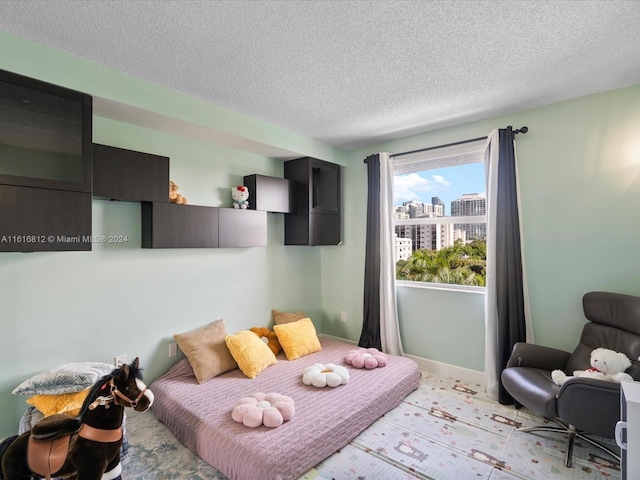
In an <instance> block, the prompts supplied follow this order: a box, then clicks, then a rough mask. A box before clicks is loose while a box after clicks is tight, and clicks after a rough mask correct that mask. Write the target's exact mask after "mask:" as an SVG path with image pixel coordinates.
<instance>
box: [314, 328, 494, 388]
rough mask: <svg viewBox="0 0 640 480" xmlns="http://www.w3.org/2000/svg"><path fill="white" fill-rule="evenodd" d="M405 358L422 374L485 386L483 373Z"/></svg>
mask: <svg viewBox="0 0 640 480" xmlns="http://www.w3.org/2000/svg"><path fill="white" fill-rule="evenodd" d="M320 335H321V336H324V337H329V338H334V339H336V340H340V341H341V342H346V343H351V344H353V345H357V344H358V342H354V341H353V340H348V339H346V338H340V337H336V336H334V335H327V334H326V333H321V334H320ZM405 357H408V358H410V359H412V360H413V361H415V362H416V363H417V364H418V368H420V370H421V371H423V372H431V373H437V374H438V375H443V376H447V377H455V378H457V379H460V380H461V381H464V382H469V383H473V384H475V385H481V386H482V387H484V386H485V384H484V373H483V372H479V371H477V370H471V369H469V368H465V367H458V366H456V365H450V364H448V363H443V362H438V361H437V360H429V359H428V358H422V357H418V356H417V355H409V354H408V353H407V354H405Z"/></svg>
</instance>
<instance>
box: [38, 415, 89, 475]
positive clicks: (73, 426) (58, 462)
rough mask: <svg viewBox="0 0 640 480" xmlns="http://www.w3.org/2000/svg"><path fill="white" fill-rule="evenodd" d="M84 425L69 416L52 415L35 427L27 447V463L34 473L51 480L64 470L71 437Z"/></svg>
mask: <svg viewBox="0 0 640 480" xmlns="http://www.w3.org/2000/svg"><path fill="white" fill-rule="evenodd" d="M81 426H82V423H81V422H80V421H79V420H78V419H77V418H72V417H69V416H68V415H64V414H58V415H51V416H49V417H45V418H44V419H42V420H41V421H40V422H39V423H38V424H37V425H34V427H33V429H32V431H31V435H30V436H29V444H28V447H27V461H28V463H29V468H30V469H31V471H32V472H34V473H37V474H38V475H41V476H43V477H45V478H46V479H47V480H51V476H52V475H53V474H55V473H56V472H57V471H58V470H60V469H61V468H62V466H63V465H64V462H65V460H66V458H67V453H68V452H69V445H70V443H71V435H73V434H75V433H77V432H78V430H80V427H81Z"/></svg>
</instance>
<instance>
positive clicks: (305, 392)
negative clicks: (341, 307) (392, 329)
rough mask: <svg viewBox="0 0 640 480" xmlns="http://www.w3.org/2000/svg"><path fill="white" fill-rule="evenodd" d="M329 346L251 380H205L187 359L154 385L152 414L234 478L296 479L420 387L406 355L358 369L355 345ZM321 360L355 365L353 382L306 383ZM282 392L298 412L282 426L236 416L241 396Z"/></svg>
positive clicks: (234, 374)
mask: <svg viewBox="0 0 640 480" xmlns="http://www.w3.org/2000/svg"><path fill="white" fill-rule="evenodd" d="M318 338H319V339H320V343H321V345H322V350H321V351H319V352H316V353H314V354H311V355H307V356H305V357H302V358H299V359H297V360H293V361H288V360H287V359H286V357H285V356H284V354H282V353H281V354H280V355H278V357H277V359H278V363H277V364H276V365H272V366H270V367H268V368H266V369H265V370H264V371H262V372H261V373H260V374H259V375H258V376H257V377H256V378H254V379H248V378H247V377H245V376H244V375H243V374H242V372H241V371H240V370H239V369H236V370H233V371H230V372H227V373H224V374H222V375H219V376H217V377H215V378H213V379H211V380H209V381H207V382H205V383H203V384H198V383H197V381H196V378H195V376H194V373H193V370H192V369H191V366H190V365H189V362H188V360H187V359H183V360H181V361H180V362H178V363H177V364H176V365H174V366H173V367H172V368H171V369H170V370H169V371H168V372H167V373H166V374H165V375H163V376H162V377H160V378H158V379H157V380H156V381H155V382H153V383H152V384H151V386H150V388H151V389H152V390H153V393H154V395H155V400H154V403H153V406H152V411H153V413H154V414H155V415H156V417H157V418H158V419H159V420H160V421H161V422H163V423H164V424H165V425H166V426H167V427H168V428H169V430H170V431H171V432H172V433H173V434H174V435H175V436H176V438H177V439H178V440H179V441H180V442H181V443H182V444H183V445H185V446H186V447H187V448H189V449H190V450H191V451H193V452H195V453H196V454H197V455H198V456H200V457H201V458H202V459H204V460H205V461H206V462H208V463H209V464H211V465H212V466H213V467H214V468H216V469H218V470H219V471H220V472H222V473H223V474H224V475H226V476H227V477H229V478H230V479H232V480H256V479H264V480H295V479H297V478H299V477H300V476H301V475H302V474H304V473H305V472H307V471H308V470H309V469H310V468H312V467H313V466H314V465H316V464H318V463H319V462H320V461H321V460H323V459H324V458H326V457H328V456H330V455H331V454H332V453H334V452H335V451H336V450H338V449H340V448H341V447H343V446H344V445H346V444H347V443H349V442H350V441H351V440H352V439H353V438H355V437H356V436H358V434H360V433H361V432H362V431H363V430H364V429H365V428H367V427H368V426H369V425H370V424H371V423H373V422H374V421H375V420H376V419H377V418H379V417H380V416H382V415H384V414H385V413H386V412H388V411H389V410H391V409H392V408H394V407H396V406H397V405H399V404H400V403H401V402H402V399H403V398H404V397H405V396H406V395H408V394H409V393H410V392H412V391H413V390H415V389H416V388H417V387H418V383H419V380H420V371H419V369H418V366H417V364H416V363H415V362H414V361H413V360H411V359H409V358H406V357H399V356H394V355H388V363H387V365H386V366H385V367H379V368H376V369H373V370H365V369H362V370H360V369H356V368H353V367H351V366H350V365H348V364H346V363H345V362H344V357H345V355H346V353H347V352H348V351H349V350H352V349H354V348H355V347H354V346H353V345H352V344H349V343H345V342H342V341H339V340H337V339H335V338H332V337H326V336H322V335H320V336H319V337H318ZM314 363H335V364H338V365H344V366H346V367H347V368H348V370H349V374H350V379H349V381H348V383H346V384H344V385H341V386H338V387H335V388H331V387H325V388H316V387H313V386H307V385H304V384H303V383H302V371H303V370H304V368H305V367H307V366H310V365H312V364H314ZM257 392H263V393H269V392H277V393H281V394H283V395H288V396H289V397H291V398H292V399H293V400H294V402H295V410H296V412H295V415H294V417H293V418H292V419H291V420H290V421H288V422H285V423H284V424H283V425H281V426H280V427H277V428H267V427H264V426H261V427H258V428H248V427H245V426H244V425H242V424H241V423H237V422H235V421H234V420H233V419H232V418H231V411H232V410H233V407H234V406H235V403H236V401H237V400H239V399H240V398H242V397H245V396H248V395H251V394H253V393H257Z"/></svg>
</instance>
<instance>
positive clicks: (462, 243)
mask: <svg viewBox="0 0 640 480" xmlns="http://www.w3.org/2000/svg"><path fill="white" fill-rule="evenodd" d="M485 143H486V141H485V140H484V139H482V140H477V141H474V142H467V143H462V144H459V145H452V146H448V147H442V148H438V149H432V150H426V151H419V152H415V153H409V154H399V155H397V156H394V173H395V178H394V216H395V227H394V228H395V236H394V239H395V258H394V261H395V263H396V279H397V280H400V281H408V282H429V283H438V284H454V285H467V286H473V287H483V286H484V282H485V275H486V236H487V217H486V212H487V199H486V182H485V170H484V150H485Z"/></svg>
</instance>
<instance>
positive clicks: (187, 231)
mask: <svg viewBox="0 0 640 480" xmlns="http://www.w3.org/2000/svg"><path fill="white" fill-rule="evenodd" d="M216 247H218V208H216V207H202V206H199V205H176V204H175V203H161V202H143V203H142V248H216Z"/></svg>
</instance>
